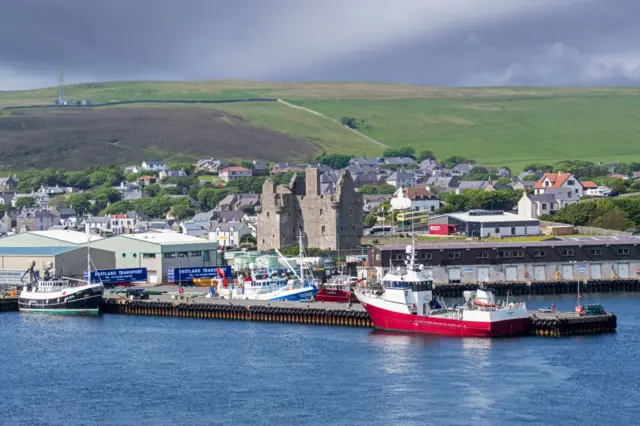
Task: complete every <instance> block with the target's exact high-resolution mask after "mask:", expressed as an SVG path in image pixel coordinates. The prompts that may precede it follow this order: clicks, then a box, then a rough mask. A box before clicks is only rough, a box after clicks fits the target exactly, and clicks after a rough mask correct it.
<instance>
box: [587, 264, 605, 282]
mask: <svg viewBox="0 0 640 426" xmlns="http://www.w3.org/2000/svg"><path fill="white" fill-rule="evenodd" d="M589 278H591V279H592V280H599V279H601V278H602V265H600V264H599V263H593V264H591V265H589Z"/></svg>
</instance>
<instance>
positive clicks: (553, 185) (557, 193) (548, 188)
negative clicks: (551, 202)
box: [533, 173, 584, 209]
mask: <svg viewBox="0 0 640 426" xmlns="http://www.w3.org/2000/svg"><path fill="white" fill-rule="evenodd" d="M533 191H534V193H535V194H536V195H540V194H553V196H554V197H555V199H556V202H557V203H558V209H561V208H562V207H564V206H568V205H570V204H575V203H577V202H578V201H580V198H581V197H582V195H583V194H584V187H583V186H582V183H580V181H579V180H578V179H576V177H575V176H573V174H571V173H545V174H544V175H542V177H541V178H540V179H539V180H538V182H536V184H535V186H534V187H533Z"/></svg>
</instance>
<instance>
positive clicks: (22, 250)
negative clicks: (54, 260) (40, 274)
mask: <svg viewBox="0 0 640 426" xmlns="http://www.w3.org/2000/svg"><path fill="white" fill-rule="evenodd" d="M79 248H80V247H74V246H62V247H0V256H55V255H57V254H60V253H66V252H68V251H73V250H77V249H79Z"/></svg>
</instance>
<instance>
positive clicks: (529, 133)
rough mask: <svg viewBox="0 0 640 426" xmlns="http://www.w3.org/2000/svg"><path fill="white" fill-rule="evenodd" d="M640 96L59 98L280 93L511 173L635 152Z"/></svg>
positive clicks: (306, 120) (353, 88) (389, 92)
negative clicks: (539, 164) (532, 166)
mask: <svg viewBox="0 0 640 426" xmlns="http://www.w3.org/2000/svg"><path fill="white" fill-rule="evenodd" d="M55 94H56V90H55V88H48V89H39V90H31V91H15V92H0V107H2V106H7V105H25V104H50V103H51V101H52V100H53V99H54V98H55ZM639 95H640V88H625V87H620V88H594V89H587V88H585V89H580V88H575V89H564V88H557V89H551V88H460V89H455V88H438V87H422V86H408V85H391V84H374V83H266V82H243V81H212V82H182V83H181V82H116V83H92V84H81V85H72V86H68V87H66V88H65V96H66V97H67V98H69V99H90V100H91V101H92V102H94V103H101V102H109V101H119V100H133V99H167V100H169V99H190V100H197V99H238V98H251V97H273V98H281V99H284V100H287V101H289V102H291V103H293V104H295V105H299V106H303V107H306V108H310V109H312V110H314V111H317V112H319V113H322V114H324V115H326V116H329V117H331V118H333V119H336V120H340V119H341V118H342V117H346V116H350V117H355V118H357V119H360V120H362V121H363V123H364V124H363V125H362V127H361V128H360V129H359V130H360V131H361V132H362V133H363V134H365V135H367V136H370V137H372V138H374V139H376V140H378V141H380V142H382V143H383V144H386V145H388V146H390V147H400V146H406V145H409V146H412V147H414V148H415V149H416V150H417V151H420V150H423V149H429V150H432V151H434V152H435V154H436V155H437V156H438V157H440V158H444V157H447V156H451V155H462V156H465V157H469V158H474V159H475V160H477V161H479V162H482V163H484V164H486V165H492V166H502V165H505V166H510V167H511V168H512V169H513V170H514V171H515V170H520V169H521V168H522V167H523V166H524V165H526V164H527V163H532V162H545V163H555V162H557V161H559V160H565V159H566V160H571V159H574V160H575V159H582V160H591V161H594V162H598V161H603V162H615V161H638V160H640V149H638V148H637V142H636V140H637V137H638V136H637V135H638V134H639V133H640V114H639V112H640V98H639ZM190 106H194V105H190ZM195 106H196V107H202V108H215V109H219V110H222V111H225V112H227V113H230V114H233V115H237V116H241V117H243V118H245V119H246V120H247V121H249V122H250V123H251V124H253V125H255V126H258V127H264V128H268V129H272V130H277V131H279V132H282V133H287V134H289V135H292V136H294V137H298V138H303V139H305V140H306V141H308V142H310V143H311V144H312V145H313V146H314V147H315V149H316V150H317V152H318V153H320V152H322V151H328V152H343V153H348V154H353V155H369V156H372V155H377V154H379V153H381V152H382V149H383V148H381V147H380V146H377V145H375V144H374V143H372V142H370V141H368V140H366V139H364V138H362V137H361V136H359V135H356V134H354V133H352V132H350V131H348V130H346V129H344V128H342V127H341V126H340V125H338V124H336V123H335V122H333V121H331V120H328V119H326V118H323V117H321V116H318V115H314V114H311V113H309V112H305V111H301V110H297V109H294V108H290V107H287V106H284V105H282V104H279V103H267V102H265V103H235V104H215V105H195ZM173 107H175V105H173ZM0 114H2V112H0ZM250 154H251V153H250V152H248V153H247V158H251V155H250ZM283 160H286V158H283Z"/></svg>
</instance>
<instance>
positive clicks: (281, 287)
mask: <svg viewBox="0 0 640 426" xmlns="http://www.w3.org/2000/svg"><path fill="white" fill-rule="evenodd" d="M276 252H277V253H278V256H280V258H281V259H282V261H283V262H284V264H285V265H287V267H288V269H289V270H290V271H291V272H292V273H293V274H294V276H295V278H291V279H289V278H287V276H286V274H284V275H283V274H282V273H280V272H279V271H274V270H268V269H266V268H256V267H255V265H250V270H251V272H250V274H249V275H247V276H246V277H242V276H241V277H239V280H238V282H237V283H233V284H228V283H226V282H225V280H224V279H223V280H220V279H219V280H218V286H217V293H218V295H219V296H220V297H223V298H229V299H245V300H286V301H300V300H310V299H312V298H315V296H316V294H317V292H318V286H317V285H316V283H315V279H314V278H313V277H312V276H311V275H310V273H306V272H307V271H308V268H307V267H306V265H305V262H304V260H303V259H304V247H303V245H302V236H300V258H299V261H298V266H299V267H300V275H298V274H297V273H296V271H295V269H294V268H293V267H292V266H291V264H290V263H289V262H288V261H287V260H286V259H285V258H284V256H282V254H281V253H280V252H279V251H277V250H276Z"/></svg>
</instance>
